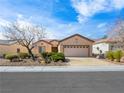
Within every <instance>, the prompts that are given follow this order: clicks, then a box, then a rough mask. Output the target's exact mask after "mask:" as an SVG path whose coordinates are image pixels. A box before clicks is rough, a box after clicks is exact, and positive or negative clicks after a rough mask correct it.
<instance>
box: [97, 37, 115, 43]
mask: <svg viewBox="0 0 124 93" xmlns="http://www.w3.org/2000/svg"><path fill="white" fill-rule="evenodd" d="M114 42H115V41H113V40H112V39H110V38H106V39H99V40H96V41H95V44H97V43H114Z"/></svg>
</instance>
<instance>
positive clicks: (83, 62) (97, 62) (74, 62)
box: [67, 57, 117, 66]
mask: <svg viewBox="0 0 124 93" xmlns="http://www.w3.org/2000/svg"><path fill="white" fill-rule="evenodd" d="M67 59H69V65H70V66H115V65H117V64H114V63H110V62H107V61H104V60H101V59H96V58H88V57H67Z"/></svg>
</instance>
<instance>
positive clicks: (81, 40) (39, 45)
mask: <svg viewBox="0 0 124 93" xmlns="http://www.w3.org/2000/svg"><path fill="white" fill-rule="evenodd" d="M93 43H94V41H93V40H91V39H88V38H86V37H84V36H82V35H79V34H75V35H72V36H69V37H67V38H64V39H62V40H40V41H38V42H35V43H34V46H35V48H34V52H35V53H41V52H62V53H64V54H65V56H70V57H88V56H92V44H93Z"/></svg>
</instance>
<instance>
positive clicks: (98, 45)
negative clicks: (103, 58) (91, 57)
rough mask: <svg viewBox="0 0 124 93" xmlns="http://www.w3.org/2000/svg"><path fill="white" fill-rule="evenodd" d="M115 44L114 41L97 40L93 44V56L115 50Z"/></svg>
mask: <svg viewBox="0 0 124 93" xmlns="http://www.w3.org/2000/svg"><path fill="white" fill-rule="evenodd" d="M114 44H115V42H114V41H113V40H112V39H108V38H107V39H100V40H96V41H95V42H94V44H93V49H92V53H93V54H105V53H106V52H107V51H111V50H114Z"/></svg>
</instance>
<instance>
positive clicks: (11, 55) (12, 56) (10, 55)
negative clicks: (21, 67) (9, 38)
mask: <svg viewBox="0 0 124 93" xmlns="http://www.w3.org/2000/svg"><path fill="white" fill-rule="evenodd" d="M5 58H6V59H8V60H10V61H11V62H12V61H13V60H14V59H19V56H18V55H17V54H6V56H5Z"/></svg>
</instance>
